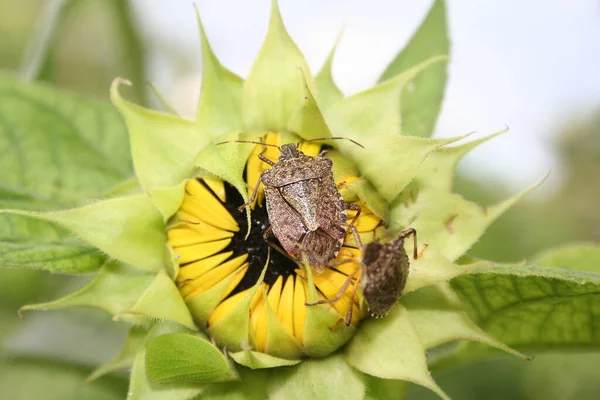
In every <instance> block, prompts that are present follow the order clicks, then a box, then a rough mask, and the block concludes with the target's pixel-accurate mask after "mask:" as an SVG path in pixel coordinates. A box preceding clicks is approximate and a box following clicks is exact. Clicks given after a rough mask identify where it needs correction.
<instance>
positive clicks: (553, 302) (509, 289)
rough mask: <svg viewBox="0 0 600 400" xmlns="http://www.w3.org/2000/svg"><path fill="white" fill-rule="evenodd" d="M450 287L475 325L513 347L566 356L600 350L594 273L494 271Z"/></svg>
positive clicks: (599, 295)
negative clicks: (599, 347)
mask: <svg viewBox="0 0 600 400" xmlns="http://www.w3.org/2000/svg"><path fill="white" fill-rule="evenodd" d="M596 271H600V267H597V268H596ZM452 286H453V287H454V289H455V290H456V291H457V293H458V295H459V296H460V298H461V300H463V302H464V303H465V304H466V306H467V309H468V311H469V312H470V315H471V316H472V317H473V318H474V320H475V321H476V322H477V324H478V325H479V326H480V327H481V328H482V329H484V330H485V331H486V332H487V333H489V334H490V335H492V336H493V337H494V338H496V339H497V340H499V341H501V342H502V343H505V344H506V345H509V346H511V347H517V348H525V349H538V350H546V351H548V350H558V349H560V350H563V351H564V350H581V349H585V348H588V349H594V348H595V349H597V348H598V346H599V345H600V273H598V272H588V271H574V270H568V269H560V268H552V267H521V266H497V267H488V268H484V269H478V270H476V271H474V272H473V273H472V274H469V275H464V276H461V277H459V278H456V279H454V280H453V281H452ZM474 349H475V348H471V350H474ZM481 351H483V349H482V350H481Z"/></svg>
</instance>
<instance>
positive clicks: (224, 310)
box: [208, 288, 252, 326]
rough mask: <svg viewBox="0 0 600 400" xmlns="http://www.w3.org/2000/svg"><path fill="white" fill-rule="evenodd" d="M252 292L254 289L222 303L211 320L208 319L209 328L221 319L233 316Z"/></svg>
mask: <svg viewBox="0 0 600 400" xmlns="http://www.w3.org/2000/svg"><path fill="white" fill-rule="evenodd" d="M251 290H252V288H250V289H246V290H244V291H241V292H239V293H236V294H234V295H233V296H231V297H230V298H228V299H226V300H224V301H223V302H221V303H220V304H219V305H218V306H217V307H216V308H215V309H214V311H213V313H212V314H211V315H210V318H209V319H208V326H211V325H214V324H215V323H217V322H218V321H220V320H221V319H223V318H225V317H226V316H228V315H229V314H231V312H232V311H233V310H234V309H235V308H236V307H237V305H238V304H240V302H241V301H242V300H244V298H245V297H246V295H248V293H250V291H251Z"/></svg>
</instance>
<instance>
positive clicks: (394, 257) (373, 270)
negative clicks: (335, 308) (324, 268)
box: [306, 228, 427, 329]
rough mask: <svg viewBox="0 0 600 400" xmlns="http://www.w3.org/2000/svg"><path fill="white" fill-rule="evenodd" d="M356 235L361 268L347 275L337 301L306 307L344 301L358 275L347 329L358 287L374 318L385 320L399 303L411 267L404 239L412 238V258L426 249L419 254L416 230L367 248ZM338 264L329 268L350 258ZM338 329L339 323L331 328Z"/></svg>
mask: <svg viewBox="0 0 600 400" xmlns="http://www.w3.org/2000/svg"><path fill="white" fill-rule="evenodd" d="M353 233H354V237H355V240H356V243H357V244H358V245H359V247H361V253H362V256H361V259H360V262H359V267H358V268H356V270H354V271H353V272H352V273H351V274H350V275H349V276H348V279H347V280H346V282H344V284H343V285H342V287H341V288H340V290H339V292H338V294H337V295H336V296H335V297H334V298H332V299H326V300H319V301H316V302H313V303H306V305H307V306H314V305H317V304H331V303H335V302H336V301H338V300H339V299H340V298H342V296H343V295H344V293H345V292H346V289H347V288H348V286H349V285H350V283H351V282H352V280H353V278H354V276H355V275H357V274H358V275H357V276H356V282H355V283H354V288H353V290H352V293H351V295H350V307H348V312H347V313H346V318H345V319H343V321H344V323H345V324H346V326H350V323H351V321H352V302H353V301H354V296H355V295H356V289H357V288H358V286H359V284H360V288H361V290H362V293H363V296H364V299H365V302H366V304H367V307H368V310H369V314H370V315H371V316H372V317H374V318H382V317H384V316H385V315H386V314H387V313H388V312H389V310H390V309H391V308H392V307H393V306H394V304H396V302H397V301H398V299H399V298H400V296H401V295H402V291H403V290H404V287H405V286H406V279H407V278H408V270H409V267H410V262H409V259H408V256H407V254H406V250H404V240H405V239H406V238H407V237H409V236H413V240H414V250H413V259H415V260H416V259H417V258H419V257H420V256H421V254H422V252H423V251H424V250H425V248H426V247H427V245H426V244H425V245H424V246H423V249H422V250H421V251H420V252H418V251H417V231H416V230H415V229H413V228H410V229H407V230H405V231H403V232H401V233H400V235H398V237H396V238H395V239H392V240H390V241H389V242H386V243H381V242H380V241H379V240H374V241H373V242H371V243H369V244H367V245H365V246H362V244H361V241H360V236H359V235H358V232H357V231H356V230H355V229H353ZM336 261H339V262H334V263H330V264H329V266H333V265H334V264H342V263H346V262H348V260H347V259H345V260H343V259H341V260H336ZM341 321H342V320H340V321H339V322H341ZM339 322H338V323H339ZM336 326H337V324H336V325H335V326H334V327H333V328H332V329H334V328H335V327H336Z"/></svg>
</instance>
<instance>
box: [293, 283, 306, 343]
mask: <svg viewBox="0 0 600 400" xmlns="http://www.w3.org/2000/svg"><path fill="white" fill-rule="evenodd" d="M295 281H296V282H295V283H296V284H295V290H294V336H295V337H296V339H298V340H299V341H300V343H302V339H303V338H304V324H305V322H306V287H305V286H304V280H303V279H302V278H300V277H299V276H296V279H295Z"/></svg>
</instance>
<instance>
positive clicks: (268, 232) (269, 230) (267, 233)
mask: <svg viewBox="0 0 600 400" xmlns="http://www.w3.org/2000/svg"><path fill="white" fill-rule="evenodd" d="M271 236H273V228H272V227H268V228H267V230H265V233H263V240H264V241H265V242H266V243H267V244H268V245H269V246H270V247H272V248H274V249H275V250H277V251H278V252H280V253H281V254H283V255H284V256H286V257H287V258H289V259H290V260H291V261H293V262H294V263H295V262H296V261H295V260H294V259H293V258H292V257H291V256H290V255H289V254H288V253H287V252H286V251H285V250H284V249H282V248H281V247H280V246H279V245H277V244H276V243H275V242H273V241H271V240H270V239H269V238H270V237H271ZM269 250H270V249H269Z"/></svg>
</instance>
